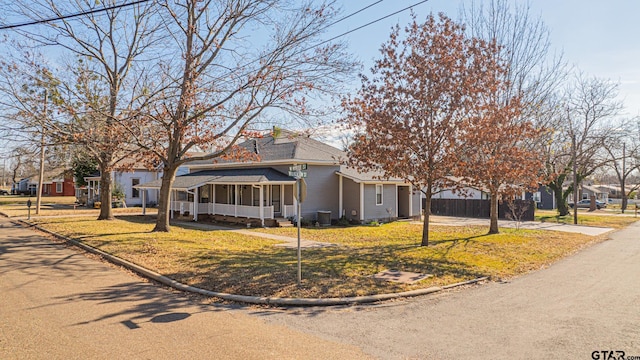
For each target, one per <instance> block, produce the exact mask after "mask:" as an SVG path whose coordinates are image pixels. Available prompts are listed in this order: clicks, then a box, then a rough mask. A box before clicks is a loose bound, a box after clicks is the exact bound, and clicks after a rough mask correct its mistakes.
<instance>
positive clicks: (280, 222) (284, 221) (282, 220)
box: [275, 218, 293, 227]
mask: <svg viewBox="0 0 640 360" xmlns="http://www.w3.org/2000/svg"><path fill="white" fill-rule="evenodd" d="M275 220H276V222H277V223H278V226H279V227H292V226H293V224H292V223H291V221H289V220H287V219H285V218H276V219H275Z"/></svg>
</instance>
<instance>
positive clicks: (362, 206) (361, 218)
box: [360, 183, 364, 221]
mask: <svg viewBox="0 0 640 360" xmlns="http://www.w3.org/2000/svg"><path fill="white" fill-rule="evenodd" d="M360 221H364V183H360Z"/></svg>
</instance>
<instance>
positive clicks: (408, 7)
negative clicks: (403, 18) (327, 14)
mask: <svg viewBox="0 0 640 360" xmlns="http://www.w3.org/2000/svg"><path fill="white" fill-rule="evenodd" d="M382 1H383V0H379V1H376V2H374V3H371V4H369V5H367V6H365V7H363V8H361V9H359V10H357V11H355V12H353V13H351V14H349V15H346V16H344V17H343V18H341V19H338V20H337V21H334V22H333V23H331V24H329V25H327V26H325V27H323V28H322V29H320V30H319V31H322V30H325V29H327V28H328V27H330V26H333V25H335V24H337V23H339V22H341V21H343V20H346V19H348V18H350V17H352V16H354V15H356V14H358V13H360V12H362V11H364V10H366V9H368V8H370V7H372V6H374V5H377V4H379V3H381V2H382ZM427 1H429V0H422V1H418V2H417V3H415V4H412V5H409V6H407V7H405V8H403V9H400V10H397V11H394V12H392V13H391V14H387V15H385V16H383V17H380V18H378V19H376V20H373V21H370V22H368V23H366V24H364V25H361V26H358V27H357V28H355V29H352V30H349V31H345V32H343V33H342V34H340V35H336V36H334V37H332V38H330V39H328V40H324V41H322V42H319V43H317V44H315V45H312V46H309V47H308V48H306V49H303V50H299V51H297V52H296V53H295V54H300V53H303V52H305V51H309V50H311V49H314V48H317V47H318V46H321V45H324V44H326V43H328V42H330V41H333V40H336V39H338V38H341V37H343V36H345V35H348V34H351V33H352V32H354V31H358V30H361V29H363V28H365V27H367V26H371V25H373V24H375V23H378V22H380V21H382V20H384V19H387V18H389V17H391V16H393V15H397V14H399V13H401V12H404V11H407V10H409V9H411V8H413V7H415V6H418V5H422V4H424V3H426V2H427ZM266 57H268V55H263V56H260V57H259V58H257V59H255V60H253V61H250V62H248V63H246V64H243V65H241V66H238V67H239V68H243V67H246V66H249V65H251V64H254V63H256V62H259V61H260V60H262V59H265V58H266ZM251 73H252V72H246V73H244V74H242V75H241V76H240V77H244V76H247V75H250V74H251Z"/></svg>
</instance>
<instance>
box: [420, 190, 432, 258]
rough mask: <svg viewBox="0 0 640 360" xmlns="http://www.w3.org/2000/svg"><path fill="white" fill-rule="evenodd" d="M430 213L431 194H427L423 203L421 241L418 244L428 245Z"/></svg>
mask: <svg viewBox="0 0 640 360" xmlns="http://www.w3.org/2000/svg"><path fill="white" fill-rule="evenodd" d="M430 215H431V194H428V195H427V198H426V199H425V205H424V223H423V224H422V243H421V244H420V246H429V216H430Z"/></svg>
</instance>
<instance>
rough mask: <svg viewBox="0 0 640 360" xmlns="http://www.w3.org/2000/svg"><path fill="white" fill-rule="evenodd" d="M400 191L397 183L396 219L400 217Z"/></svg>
mask: <svg viewBox="0 0 640 360" xmlns="http://www.w3.org/2000/svg"><path fill="white" fill-rule="evenodd" d="M398 195H400V193H399V192H398V184H396V219H397V218H398V208H399V207H400V196H398Z"/></svg>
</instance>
